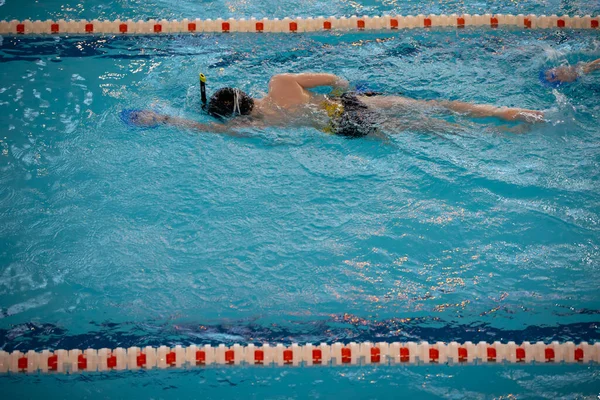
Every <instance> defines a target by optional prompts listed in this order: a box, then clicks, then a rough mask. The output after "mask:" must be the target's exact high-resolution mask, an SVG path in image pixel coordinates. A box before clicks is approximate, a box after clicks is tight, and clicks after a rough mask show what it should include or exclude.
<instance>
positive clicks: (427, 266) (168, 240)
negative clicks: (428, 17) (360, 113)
mask: <svg viewBox="0 0 600 400" xmlns="http://www.w3.org/2000/svg"><path fill="white" fill-rule="evenodd" d="M296 8H297V7H296V3H292V2H278V4H277V6H276V5H274V4H270V5H265V6H257V5H253V4H248V3H245V2H239V3H238V2H211V3H207V4H202V5H201V6H198V5H194V4H193V3H191V2H188V3H180V2H177V3H175V2H168V1H159V2H143V3H141V2H140V3H136V2H117V3H115V4H114V5H111V6H110V7H107V6H105V5H103V4H102V3H101V2H86V3H81V5H79V4H67V3H59V2H52V3H48V2H45V3H44V5H43V6H42V5H39V4H34V5H32V7H30V8H27V7H22V6H19V4H16V3H12V2H10V1H7V2H6V3H5V4H3V5H2V6H1V7H0V10H2V11H3V13H4V16H3V17H2V19H12V18H15V19H25V18H31V19H37V18H41V19H46V18H54V19H58V18H90V19H91V18H96V17H98V16H101V17H103V18H111V19H113V18H129V17H131V18H136V19H137V18H147V17H153V18H157V17H161V18H162V17H165V18H182V17H190V16H192V17H195V16H200V17H202V18H205V17H212V18H216V17H223V18H226V17H230V16H234V17H241V16H245V17H249V16H252V15H254V14H256V16H260V15H265V14H268V15H270V16H275V17H284V16H290V15H291V16H296V15H298V16H314V15H352V14H360V15H362V14H374V15H375V14H383V13H386V12H400V13H404V14H408V13H413V14H416V13H419V12H427V13H429V12H432V13H433V12H481V11H490V12H513V13H519V12H523V13H529V12H533V13H538V14H543V13H546V14H553V13H562V12H568V13H572V14H579V15H583V14H594V15H596V14H598V13H599V12H600V9H599V8H598V5H597V4H595V5H594V4H591V3H589V2H560V4H559V3H558V2H556V4H553V3H552V2H550V3H537V2H532V1H530V2H523V3H514V2H507V3H506V4H503V5H500V6H498V5H494V6H489V5H485V7H483V6H481V5H480V4H479V3H476V2H447V3H443V4H440V3H437V2H436V3H435V4H434V3H433V2H430V3H423V4H419V3H418V2H413V3H409V4H401V5H399V4H396V3H393V2H364V3H363V4H357V3H351V2H334V3H329V4H328V5H323V4H322V3H319V2H309V3H308V4H307V5H306V6H303V7H302V10H297V9H296ZM599 56H600V50H599V40H598V34H597V32H583V31H555V30H544V31H526V32H522V31H520V30H502V31H490V30H482V29H469V28H467V29H465V30H461V31H455V30H450V29H437V30H433V31H424V30H413V31H399V32H384V33H382V32H369V33H346V34H342V33H339V32H331V33H318V34H317V33H315V34H306V35H295V36H290V35H262V36H260V35H259V36H257V35H251V34H230V35H221V34H216V35H198V36H185V37H172V36H168V37H160V38H158V37H126V38H114V37H103V38H89V37H87V38H63V37H59V38H54V37H43V38H32V37H19V38H14V37H4V38H3V39H2V46H1V48H0V57H1V61H2V67H0V68H1V69H0V74H1V76H2V81H1V82H2V84H1V85H0V118H1V120H2V126H3V127H4V132H3V134H2V135H1V136H2V137H1V142H0V146H2V155H1V157H0V182H1V185H0V193H1V194H0V213H1V214H0V215H1V218H2V224H0V230H1V232H2V234H1V235H0V238H1V239H0V240H1V241H2V246H1V248H2V250H1V251H0V268H1V269H0V271H1V274H0V299H1V301H0V307H1V309H0V313H1V315H2V319H1V321H0V343H1V346H2V348H3V349H5V350H13V349H20V348H22V349H34V350H41V349H44V348H53V349H57V348H86V347H94V348H100V347H109V348H114V347H118V346H122V347H129V346H134V345H138V346H139V345H160V344H173V345H174V344H191V343H202V344H204V343H208V344H213V345H216V344H219V343H224V344H228V345H229V344H232V343H242V344H248V343H263V342H270V343H277V342H281V343H291V342H300V343H306V342H313V343H318V342H321V341H324V342H334V341H341V342H349V341H366V340H377V341H379V340H384V341H394V340H400V341H405V340H419V339H422V340H429V341H436V340H444V341H450V340H457V341H465V340H471V341H479V340H487V341H492V340H503V341H506V340H515V341H517V342H519V341H521V340H532V341H534V340H545V341H549V340H573V341H576V342H578V341H580V340H588V341H593V340H595V339H597V338H598V321H599V320H598V316H597V315H598V310H599V309H600V304H599V303H600V298H599V296H598V294H597V291H598V290H597V288H598V287H599V284H600V281H599V279H598V274H597V268H598V261H597V260H598V253H599V250H598V246H599V244H600V241H599V237H598V230H599V228H598V222H599V208H598V205H599V204H598V180H599V174H598V162H599V159H598V154H600V153H599V145H598V130H597V126H598V122H599V119H600V117H599V110H600V106H599V105H598V102H597V97H598V93H599V92H600V80H599V77H598V75H597V74H596V75H595V76H588V77H585V78H584V79H582V80H580V81H579V82H577V83H575V84H572V85H570V86H567V87H564V88H561V89H560V90H558V91H554V92H553V91H552V90H551V89H549V88H546V87H544V86H542V85H541V84H540V82H539V81H538V79H537V76H538V71H539V69H540V68H543V67H547V66H550V65H556V64H559V63H561V62H565V61H568V62H570V63H575V62H577V61H589V60H591V59H594V58H598V57H599ZM311 70H318V71H326V72H332V73H337V74H340V75H342V76H344V77H346V78H347V79H349V80H350V81H351V82H353V83H358V82H367V84H368V85H369V86H370V87H371V88H373V89H376V90H381V91H385V92H387V93H403V94H405V95H408V96H412V97H416V98H421V99H435V98H444V99H460V100H464V101H473V102H483V103H491V104H497V105H507V106H517V107H526V108H532V109H541V110H547V111H548V115H549V119H550V121H551V122H550V123H548V124H545V125H540V126H534V127H533V128H532V129H531V130H530V131H529V132H528V133H527V134H524V135H515V134H511V133H507V132H505V131H503V130H502V129H501V126H499V123H498V121H493V120H487V121H482V120H472V119H467V118H462V117H458V118H457V119H456V120H455V122H458V123H460V124H461V125H464V126H465V127H466V128H465V129H464V131H461V132H460V133H459V134H448V133H445V132H439V134H436V135H432V134H429V135H426V134H421V133H415V132H407V131H406V130H403V129H401V127H399V129H398V130H397V131H394V133H397V134H390V135H389V139H388V140H377V139H364V140H345V139H342V138H339V137H334V136H329V135H325V134H323V133H322V132H319V131H317V130H313V129H308V128H287V129H264V130H259V131H250V132H249V133H251V134H252V135H251V137H249V138H230V137H223V136H221V135H210V134H198V133H195V132H187V131H183V130H177V129H173V128H167V127H161V128H157V129H152V130H136V129H131V128H128V127H126V126H124V125H123V124H122V123H121V121H120V120H119V118H118V113H119V112H120V111H121V110H122V109H124V108H150V107H152V108H155V109H157V110H160V111H162V112H165V113H169V114H171V115H179V116H185V117H189V118H194V119H198V120H201V121H208V118H207V117H205V116H203V115H202V114H201V113H200V112H199V92H198V86H197V75H198V72H204V73H206V74H207V75H208V77H209V83H210V89H211V90H212V89H214V88H216V87H219V86H223V85H235V86H239V87H240V88H242V89H243V90H245V91H247V92H249V93H251V94H252V95H257V96H260V95H261V94H263V93H264V91H265V90H266V84H267V82H268V79H269V77H270V76H271V75H273V74H276V73H282V72H301V71H311ZM0 380H1V381H2V386H3V388H5V391H6V392H7V393H9V394H18V393H21V395H22V394H25V395H26V396H27V397H31V398H37V397H42V396H44V397H48V395H50V396H51V397H58V398H60V397H65V396H66V393H67V392H71V393H78V394H80V395H81V397H83V396H87V397H91V398H96V397H97V398H104V397H109V396H111V397H114V396H115V394H116V396H117V397H126V396H138V397H144V398H145V397H151V396H152V397H182V398H189V397H194V396H198V390H201V391H202V395H203V396H206V397H209V398H222V397H228V396H231V397H233V396H240V395H242V394H247V393H249V392H250V393H252V395H251V396H254V397H256V398H264V397H268V398H274V397H285V396H289V397H292V396H295V397H332V396H334V395H339V394H341V395H344V394H345V395H347V396H348V397H356V398H368V397H391V396H397V395H398V393H401V394H403V395H406V396H412V397H417V396H418V397H424V398H428V397H462V396H467V397H483V398H486V397H499V396H509V395H513V396H517V397H558V396H567V395H570V394H578V395H580V396H594V395H597V394H598V391H599V389H598V388H599V385H600V380H599V378H598V367H597V366H593V367H585V366H568V365H564V366H548V367H543V366H542V367H540V366H519V367H515V366H510V367H503V366H496V367H447V366H444V365H442V366H427V367H411V368H398V367H380V368H376V367H370V368H368V367H354V368H352V367H349V368H312V369H308V368H307V369H274V368H262V369H261V368H256V369H249V368H241V369H216V368H211V369H206V370H194V371H149V372H135V373H133V372H132V373H124V374H120V375H117V374H89V375H73V376H71V375H63V376H37V375H36V376H26V375H3V376H0ZM63 393H64V394H63Z"/></svg>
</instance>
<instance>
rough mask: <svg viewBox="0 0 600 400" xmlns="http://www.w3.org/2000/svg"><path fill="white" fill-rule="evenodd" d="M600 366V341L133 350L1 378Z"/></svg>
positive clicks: (50, 357)
mask: <svg viewBox="0 0 600 400" xmlns="http://www.w3.org/2000/svg"><path fill="white" fill-rule="evenodd" d="M504 363H510V364H529V363H536V364H560V363H576V364H589V363H595V364H599V363H600V342H596V343H595V344H589V343H587V342H581V343H580V344H577V345H576V344H575V343H573V342H565V343H559V342H552V343H550V344H546V343H544V342H537V343H530V342H523V343H521V344H520V345H517V344H516V343H515V342H508V343H506V344H503V343H500V342H494V343H492V344H489V343H486V342H479V343H477V344H475V343H471V342H465V343H457V342H450V343H444V342H436V343H428V342H420V343H416V342H403V343H399V342H394V343H385V342H381V343H370V342H365V343H348V344H345V345H344V344H342V343H334V344H331V345H328V344H324V343H322V344H319V345H313V344H306V345H298V344H292V345H290V346H284V345H282V344H278V345H276V346H270V345H268V344H263V345H260V346H256V345H254V344H249V345H247V346H241V345H239V344H234V345H233V346H230V347H227V346H225V345H219V346H217V347H213V346H210V345H205V346H196V345H192V346H188V347H182V346H179V345H177V346H175V347H167V346H160V347H158V348H155V347H150V346H148V347H142V348H140V347H130V348H128V349H124V348H116V349H100V350H95V349H86V350H80V349H74V350H68V351H67V350H55V351H50V350H44V351H42V352H35V351H27V352H25V353H24V352H21V351H19V350H15V351H13V352H11V353H7V352H5V351H1V350H0V373H7V372H9V373H23V372H25V373H38V372H39V373H75V372H83V371H85V372H96V371H100V372H104V371H113V370H114V371H124V370H138V369H154V368H157V369H167V368H197V367H204V366H210V365H216V366H226V365H232V366H234V365H238V366H239V365H252V366H281V367H283V366H301V365H302V366H315V365H325V366H340V365H370V364H373V365H424V364H450V365H456V364H476V365H480V364H504Z"/></svg>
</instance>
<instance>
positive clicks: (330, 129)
mask: <svg viewBox="0 0 600 400" xmlns="http://www.w3.org/2000/svg"><path fill="white" fill-rule="evenodd" d="M321 108H322V109H323V110H325V112H326V113H327V116H329V124H328V125H327V126H326V127H325V128H323V132H325V133H331V134H333V133H335V127H334V121H335V120H336V119H338V118H340V117H341V116H342V114H343V112H344V106H342V105H341V104H340V103H335V102H333V101H329V100H325V101H323V102H322V103H321Z"/></svg>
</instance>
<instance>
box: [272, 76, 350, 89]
mask: <svg viewBox="0 0 600 400" xmlns="http://www.w3.org/2000/svg"><path fill="white" fill-rule="evenodd" d="M277 80H287V81H294V82H296V83H297V84H298V85H300V86H302V87H303V88H304V89H310V88H315V87H319V86H331V87H336V88H341V89H347V88H348V86H349V83H348V81H347V80H345V79H344V78H341V77H339V76H337V75H334V74H317V73H305V74H280V75H275V76H274V77H273V78H271V82H276V81H277Z"/></svg>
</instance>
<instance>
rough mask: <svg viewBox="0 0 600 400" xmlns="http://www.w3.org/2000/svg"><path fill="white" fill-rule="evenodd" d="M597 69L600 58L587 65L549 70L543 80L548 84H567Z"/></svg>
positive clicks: (599, 67)
mask: <svg viewBox="0 0 600 400" xmlns="http://www.w3.org/2000/svg"><path fill="white" fill-rule="evenodd" d="M599 69H600V58H599V59H597V60H594V61H592V62H588V63H579V64H577V65H575V66H571V65H568V66H562V67H556V68H552V69H549V70H547V71H546V72H545V78H546V81H547V82H549V83H550V84H561V83H568V82H574V81H576V80H577V79H579V77H581V76H583V75H587V74H589V73H591V72H594V71H596V70H599Z"/></svg>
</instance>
